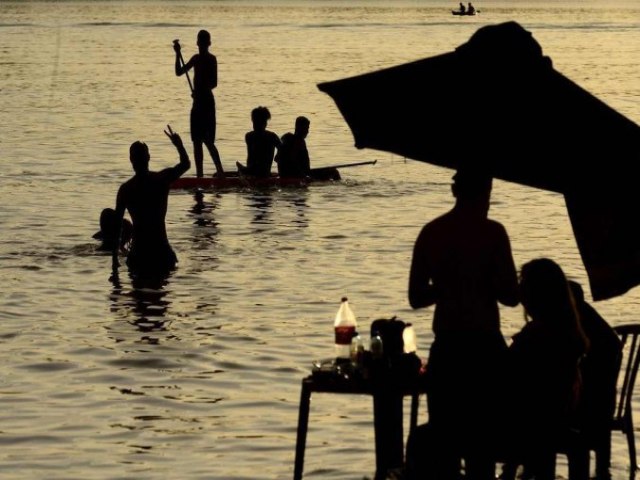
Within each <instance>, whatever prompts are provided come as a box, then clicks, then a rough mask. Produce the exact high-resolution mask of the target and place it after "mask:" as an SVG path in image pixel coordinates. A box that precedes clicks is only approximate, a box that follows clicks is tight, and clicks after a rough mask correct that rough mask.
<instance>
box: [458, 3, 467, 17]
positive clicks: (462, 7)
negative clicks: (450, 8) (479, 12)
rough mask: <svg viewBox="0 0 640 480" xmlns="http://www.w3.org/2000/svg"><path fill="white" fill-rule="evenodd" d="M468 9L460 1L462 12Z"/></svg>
mask: <svg viewBox="0 0 640 480" xmlns="http://www.w3.org/2000/svg"><path fill="white" fill-rule="evenodd" d="M466 10H467V9H466V8H465V6H464V3H462V2H460V10H459V11H460V13H461V14H463V15H464V12H466Z"/></svg>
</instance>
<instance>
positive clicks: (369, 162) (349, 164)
mask: <svg viewBox="0 0 640 480" xmlns="http://www.w3.org/2000/svg"><path fill="white" fill-rule="evenodd" d="M377 161H378V160H370V161H368V162H357V163H343V164H342V165H332V166H330V167H318V168H312V169H311V171H312V172H313V171H315V170H328V169H330V168H347V167H358V166H360V165H375V164H376V162H377Z"/></svg>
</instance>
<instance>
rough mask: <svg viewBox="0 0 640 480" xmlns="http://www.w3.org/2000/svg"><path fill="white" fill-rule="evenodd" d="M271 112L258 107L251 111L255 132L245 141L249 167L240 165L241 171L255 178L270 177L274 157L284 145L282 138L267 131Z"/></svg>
mask: <svg viewBox="0 0 640 480" xmlns="http://www.w3.org/2000/svg"><path fill="white" fill-rule="evenodd" d="M270 119H271V112H269V109H268V108H267V107H256V108H254V109H253V110H252V111H251V121H252V123H253V130H252V131H250V132H247V133H246V135H245V137H244V139H245V143H246V144H247V166H246V168H244V167H242V165H238V169H239V171H241V172H242V173H244V174H247V175H252V176H254V177H260V178H265V177H270V176H271V166H272V165H273V156H274V154H275V152H276V149H277V148H280V145H281V144H282V143H281V142H280V137H278V135H276V134H275V133H274V132H271V131H269V130H267V122H268V121H269V120H270Z"/></svg>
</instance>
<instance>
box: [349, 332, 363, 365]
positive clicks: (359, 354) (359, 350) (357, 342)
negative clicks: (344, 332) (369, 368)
mask: <svg viewBox="0 0 640 480" xmlns="http://www.w3.org/2000/svg"><path fill="white" fill-rule="evenodd" d="M363 359H364V344H363V343H362V337H361V336H360V334H359V333H358V332H357V331H355V332H353V338H352V339H351V364H352V365H353V366H354V367H356V368H357V367H361V366H362V363H363Z"/></svg>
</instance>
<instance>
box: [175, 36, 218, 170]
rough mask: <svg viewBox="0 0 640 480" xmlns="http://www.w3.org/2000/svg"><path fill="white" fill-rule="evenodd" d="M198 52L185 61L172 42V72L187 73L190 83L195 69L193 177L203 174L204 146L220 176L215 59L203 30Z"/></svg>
mask: <svg viewBox="0 0 640 480" xmlns="http://www.w3.org/2000/svg"><path fill="white" fill-rule="evenodd" d="M197 44H198V53H196V54H195V55H194V56H193V57H191V59H190V60H189V61H188V62H187V63H184V60H183V58H182V53H181V47H180V43H178V41H177V40H175V41H174V42H173V49H174V50H175V52H176V63H175V71H176V75H177V76H180V75H184V74H186V75H187V79H188V80H189V85H190V86H191V80H190V79H189V74H188V72H189V70H191V69H192V68H193V69H194V76H193V85H192V86H191V90H192V92H191V96H192V97H193V105H192V107H191V140H192V142H193V156H194V160H195V164H196V176H197V177H202V176H203V175H204V171H203V165H202V163H203V149H202V145H203V144H204V145H206V146H207V149H208V150H209V153H210V154H211V158H212V159H213V163H214V165H215V167H216V172H217V175H218V176H219V177H224V170H223V168H222V162H221V161H220V154H219V153H218V149H217V148H216V146H215V139H216V102H215V98H214V96H213V89H214V88H216V87H217V86H218V60H217V59H216V57H215V55H213V54H212V53H211V52H209V47H210V46H211V35H210V34H209V32H208V31H206V30H200V31H199V32H198V39H197Z"/></svg>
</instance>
